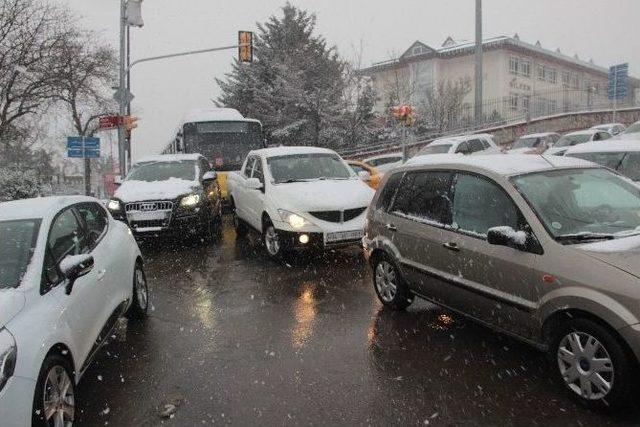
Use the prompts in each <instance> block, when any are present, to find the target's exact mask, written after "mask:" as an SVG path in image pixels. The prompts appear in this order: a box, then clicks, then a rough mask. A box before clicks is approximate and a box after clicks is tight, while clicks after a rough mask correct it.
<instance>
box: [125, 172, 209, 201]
mask: <svg viewBox="0 0 640 427" xmlns="http://www.w3.org/2000/svg"><path fill="white" fill-rule="evenodd" d="M199 187H200V185H199V184H198V183H197V182H196V181H188V180H186V179H178V178H171V179H168V180H166V181H153V182H146V181H124V182H123V183H122V185H121V186H120V188H118V189H117V190H116V192H115V194H114V197H115V198H117V199H119V200H121V201H123V202H125V203H128V202H139V201H144V200H172V199H175V198H177V197H178V196H181V195H183V194H188V193H191V192H193V191H194V190H197V189H198V188H199Z"/></svg>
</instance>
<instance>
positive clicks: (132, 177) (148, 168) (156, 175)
mask: <svg viewBox="0 0 640 427" xmlns="http://www.w3.org/2000/svg"><path fill="white" fill-rule="evenodd" d="M171 178H178V179H185V180H188V181H193V180H195V179H196V162H195V161H194V160H176V161H170V162H144V163H136V164H135V165H133V167H132V168H131V172H130V173H129V175H127V181H146V182H153V181H167V180H169V179H171Z"/></svg>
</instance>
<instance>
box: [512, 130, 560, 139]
mask: <svg viewBox="0 0 640 427" xmlns="http://www.w3.org/2000/svg"><path fill="white" fill-rule="evenodd" d="M549 135H558V133H557V132H540V133H530V134H528V135H521V136H520V137H519V139H525V138H544V137H546V136H549Z"/></svg>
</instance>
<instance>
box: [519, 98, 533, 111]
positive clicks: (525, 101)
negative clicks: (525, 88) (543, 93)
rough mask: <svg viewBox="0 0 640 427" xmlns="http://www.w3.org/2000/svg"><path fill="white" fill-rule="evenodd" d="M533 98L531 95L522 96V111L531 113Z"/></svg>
mask: <svg viewBox="0 0 640 427" xmlns="http://www.w3.org/2000/svg"><path fill="white" fill-rule="evenodd" d="M530 100H531V97H530V96H529V95H522V101H521V102H522V109H523V110H525V111H529V104H530Z"/></svg>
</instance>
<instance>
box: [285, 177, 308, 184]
mask: <svg viewBox="0 0 640 427" xmlns="http://www.w3.org/2000/svg"><path fill="white" fill-rule="evenodd" d="M309 181H311V180H310V179H296V178H290V179H286V180H284V181H280V182H278V184H289V183H291V182H309Z"/></svg>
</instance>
